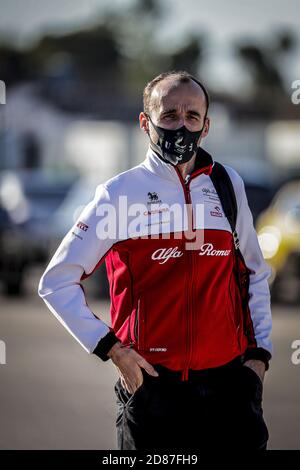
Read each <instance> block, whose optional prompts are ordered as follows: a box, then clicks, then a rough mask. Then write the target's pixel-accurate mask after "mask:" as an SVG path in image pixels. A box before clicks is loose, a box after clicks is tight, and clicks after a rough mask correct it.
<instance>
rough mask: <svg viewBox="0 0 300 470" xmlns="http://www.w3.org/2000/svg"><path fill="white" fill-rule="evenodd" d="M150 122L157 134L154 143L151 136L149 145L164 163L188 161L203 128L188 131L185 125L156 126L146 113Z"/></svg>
mask: <svg viewBox="0 0 300 470" xmlns="http://www.w3.org/2000/svg"><path fill="white" fill-rule="evenodd" d="M148 117H149V119H150V122H151V124H152V126H153V127H154V129H155V130H156V132H157V134H158V142H157V144H155V143H154V142H153V141H152V139H151V137H150V142H151V147H152V149H153V150H154V151H155V152H156V153H157V154H158V156H159V157H160V158H161V159H162V160H163V161H164V162H166V163H171V164H172V165H178V164H181V163H186V162H188V161H189V160H190V159H191V158H192V156H193V155H194V153H195V152H196V151H197V149H198V147H197V142H198V140H199V138H200V136H201V134H202V131H203V129H204V124H203V126H202V129H200V130H199V131H196V132H191V131H189V130H188V129H187V128H186V127H185V126H182V127H180V128H179V129H175V130H172V129H164V128H163V127H158V126H156V125H155V124H154V123H153V121H152V119H151V117H150V116H149V115H148Z"/></svg>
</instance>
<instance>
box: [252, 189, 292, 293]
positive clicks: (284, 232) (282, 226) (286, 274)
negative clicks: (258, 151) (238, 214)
mask: <svg viewBox="0 0 300 470" xmlns="http://www.w3.org/2000/svg"><path fill="white" fill-rule="evenodd" d="M256 230H257V233H258V241H259V244H260V247H261V250H262V253H263V255H264V258H265V260H266V261H267V262H268V263H269V265H270V266H271V268H272V278H271V283H272V284H273V283H274V282H275V281H276V284H278V283H279V280H280V281H282V282H283V283H284V284H285V288H287V289H288V291H286V297H295V295H296V296H298V297H300V180H296V181H291V182H289V183H286V184H285V185H284V186H282V188H281V189H280V190H279V191H278V192H277V194H276V195H275V197H274V198H273V200H272V202H271V204H270V206H269V207H268V209H266V210H265V211H264V212H262V213H261V214H260V215H259V217H258V218H257V221H256ZM282 282H281V283H282ZM282 287H283V285H282V286H281V290H284V289H282ZM292 290H294V291H295V292H294V293H292V292H291V291H292ZM297 300H299V299H297Z"/></svg>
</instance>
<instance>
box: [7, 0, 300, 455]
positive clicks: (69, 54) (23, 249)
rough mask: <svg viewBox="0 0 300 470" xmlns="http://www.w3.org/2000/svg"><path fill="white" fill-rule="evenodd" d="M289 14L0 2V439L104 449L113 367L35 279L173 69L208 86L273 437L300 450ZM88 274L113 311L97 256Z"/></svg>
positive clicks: (298, 125) (289, 8)
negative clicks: (233, 197)
mask: <svg viewBox="0 0 300 470" xmlns="http://www.w3.org/2000/svg"><path fill="white" fill-rule="evenodd" d="M299 22H300V7H299V2H298V1H297V0H288V1H286V2H282V1H279V0H273V1H271V0H266V1H264V2H263V3H262V2H259V1H258V0H252V1H251V2H250V1H248V2H247V1H245V2H239V1H238V0H228V1H227V2H222V1H221V0H211V1H210V2H204V1H203V0H185V1H184V2H182V1H180V0H164V1H163V0H110V1H108V0H72V1H71V0H60V1H59V0H52V1H51V2H46V1H45V0H39V1H38V0H23V1H21V0H0V249H1V258H0V302H1V304H0V305H1V311H0V341H2V342H3V345H4V346H5V348H2V350H3V349H5V354H4V356H5V357H4V356H3V354H2V360H0V382H1V386H0V419H1V421H2V426H1V431H0V448H3V449H5V448H7V449H8V448H10V449H14V448H15V449H20V448H23V449H35V448H44V449H47V448H49V449H51V448H61V449H64V448H67V449H71V448H74V449H76V448H97V449H113V448H115V445H116V444H115V435H114V419H115V405H114V396H113V388H112V387H113V383H114V382H115V380H116V377H117V375H116V372H115V370H114V368H113V366H112V365H111V364H104V363H100V361H99V359H98V358H94V357H91V356H89V355H88V354H87V353H86V352H85V351H84V350H83V349H82V348H81V347H80V346H79V345H78V344H77V343H76V342H75V341H74V339H73V338H72V337H71V336H70V335H69V334H68V333H67V331H65V330H64V328H63V327H62V326H61V325H60V324H59V323H58V322H57V320H56V319H55V318H54V316H53V315H52V314H51V313H50V312H49V311H48V310H47V309H46V307H45V306H44V305H43V303H42V301H41V300H40V299H39V298H37V284H38V281H39V277H40V275H41V274H42V271H43V269H44V268H45V266H46V263H47V261H48V260H49V258H50V257H51V255H52V254H53V253H54V251H55V249H56V248H57V246H58V244H59V243H60V241H61V239H62V238H63V236H64V235H65V234H66V233H67V231H68V230H69V228H70V227H71V226H72V224H73V222H74V220H75V219H76V218H77V217H78V216H79V214H80V212H81V210H82V208H83V207H84V206H85V205H86V204H87V202H89V201H90V200H91V199H92V198H93V195H94V191H95V188H96V186H97V185H98V184H100V183H102V182H104V181H106V180H107V179H108V178H110V177H112V176H114V175H115V174H117V173H119V172H121V171H124V170H126V169H128V168H130V167H132V166H133V165H136V164H137V163H139V162H141V161H142V160H143V159H144V158H145V151H146V148H147V145H148V142H147V139H146V137H145V135H144V133H142V132H141V131H140V129H139V126H138V115H139V112H140V111H141V110H142V92H143V88H144V86H145V84H146V83H147V82H148V81H149V80H151V79H152V78H153V77H154V76H156V75H158V74H159V73H161V72H163V71H167V70H171V69H183V70H187V71H189V72H190V73H192V74H194V75H196V76H197V77H199V78H200V79H201V80H202V81H203V82H204V83H205V84H206V86H207V88H208V90H209V93H210V96H211V101H212V106H211V110H210V117H211V120H212V126H211V131H210V134H209V136H208V137H207V138H206V139H205V141H204V142H203V146H204V147H205V148H206V149H207V150H208V151H209V152H211V153H212V154H213V156H214V158H215V159H216V160H218V161H220V162H223V163H227V164H229V165H231V166H232V167H233V168H235V169H236V170H237V171H238V172H239V173H240V174H241V176H242V177H243V178H244V181H245V186H246V192H247V195H248V200H249V205H250V208H251V210H252V214H253V218H254V223H255V226H256V229H257V232H258V236H259V242H260V245H261V248H262V251H263V254H264V257H265V259H266V261H267V262H268V263H269V264H270V266H271V267H272V278H271V280H270V288H271V292H272V303H273V321H274V335H273V341H274V357H273V360H272V366H271V368H270V372H268V373H267V376H266V381H265V391H264V410H265V417H266V421H267V423H268V425H269V428H270V448H276V449H280V448H283V449H291V448H293V449H297V448H300V438H299V432H298V425H299V422H300V399H299V396H300V365H299V364H298V362H300V360H299V361H298V360H297V357H296V360H295V359H294V360H293V359H292V355H293V352H295V351H294V349H295V346H293V345H295V344H296V343H295V341H297V340H298V339H300V328H299V326H300V32H299ZM84 287H85V290H86V292H87V296H88V299H89V304H90V305H91V307H92V308H93V310H94V311H95V313H96V314H97V315H102V317H103V319H104V320H105V321H106V322H107V323H109V321H110V320H109V315H108V314H109V301H108V285H107V279H106V272H105V265H104V264H102V265H101V266H100V267H99V269H98V271H97V272H96V273H95V274H94V275H93V276H92V277H90V278H88V279H87V280H86V281H84ZM299 346H300V341H299ZM294 357H295V356H294Z"/></svg>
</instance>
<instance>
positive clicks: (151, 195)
mask: <svg viewBox="0 0 300 470" xmlns="http://www.w3.org/2000/svg"><path fill="white" fill-rule="evenodd" d="M147 196H148V202H147V204H153V203H155V204H161V199H159V197H158V194H157V193H156V192H154V191H153V192H151V191H149V192H148V194H147Z"/></svg>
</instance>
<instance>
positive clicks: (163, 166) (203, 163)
mask: <svg viewBox="0 0 300 470" xmlns="http://www.w3.org/2000/svg"><path fill="white" fill-rule="evenodd" d="M142 165H143V166H144V167H145V168H146V169H147V170H149V171H151V172H152V173H155V174H157V175H159V176H161V177H162V178H167V179H172V180H176V182H178V174H177V173H178V169H177V168H176V167H175V166H173V165H171V164H169V163H165V162H164V161H163V160H161V158H160V157H159V156H158V155H157V154H156V153H155V152H154V150H153V149H152V148H151V147H150V146H149V148H148V151H147V155H146V158H145V160H144V161H143V163H142ZM213 165H214V161H213V158H212V156H211V155H210V154H209V153H208V152H206V150H204V149H203V148H202V147H199V149H198V151H197V157H196V161H195V167H194V170H193V172H192V174H191V178H194V177H195V176H198V175H200V174H202V173H205V174H206V175H210V174H211V172H212V168H213Z"/></svg>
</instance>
